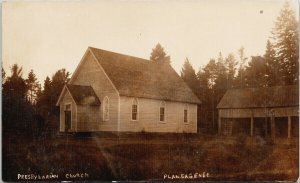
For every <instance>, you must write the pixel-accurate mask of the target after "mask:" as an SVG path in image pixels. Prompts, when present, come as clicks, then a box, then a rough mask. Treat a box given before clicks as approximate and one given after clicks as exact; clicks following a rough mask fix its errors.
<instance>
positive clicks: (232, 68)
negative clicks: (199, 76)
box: [225, 53, 238, 89]
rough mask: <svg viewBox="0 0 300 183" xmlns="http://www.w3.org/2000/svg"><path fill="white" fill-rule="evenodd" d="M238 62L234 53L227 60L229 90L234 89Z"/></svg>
mask: <svg viewBox="0 0 300 183" xmlns="http://www.w3.org/2000/svg"><path fill="white" fill-rule="evenodd" d="M237 64H238V63H237V61H236V59H235V57H234V55H233V54H232V53H230V54H228V56H227V57H226V59H225V66H226V70H227V88H228V89H230V88H233V86H234V79H235V74H236V66H237Z"/></svg>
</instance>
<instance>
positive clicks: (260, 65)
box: [246, 56, 268, 88]
mask: <svg viewBox="0 0 300 183" xmlns="http://www.w3.org/2000/svg"><path fill="white" fill-rule="evenodd" d="M266 76H267V69H266V61H265V59H264V58H263V57H261V56H252V58H251V61H250V62H249V64H248V66H247V67H246V86H247V87H252V88H256V87H266V86H267V83H268V82H267V77H266Z"/></svg>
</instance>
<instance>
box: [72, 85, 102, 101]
mask: <svg viewBox="0 0 300 183" xmlns="http://www.w3.org/2000/svg"><path fill="white" fill-rule="evenodd" d="M66 87H67V88H68V90H69V91H70V93H71V95H72V97H73V99H74V101H75V102H76V104H77V105H95V106H98V105H100V104H101V102H100V100H99V98H98V97H97V95H96V93H95V91H94V90H93V88H92V87H91V86H82V85H70V84H67V85H66Z"/></svg>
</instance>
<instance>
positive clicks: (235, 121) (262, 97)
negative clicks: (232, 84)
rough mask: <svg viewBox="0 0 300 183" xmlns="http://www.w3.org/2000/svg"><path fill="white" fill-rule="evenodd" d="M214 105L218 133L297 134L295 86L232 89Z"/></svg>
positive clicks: (296, 93)
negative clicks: (216, 109)
mask: <svg viewBox="0 0 300 183" xmlns="http://www.w3.org/2000/svg"><path fill="white" fill-rule="evenodd" d="M217 108H218V112H219V119H218V133H219V134H220V135H236V134H240V133H243V134H247V135H249V136H258V135H259V136H262V137H270V136H272V137H275V136H276V137H288V138H291V137H298V132H299V88H298V86H294V85H290V86H276V87H268V88H244V89H231V90H228V91H227V92H226V93H225V95H224V96H223V98H222V99H221V101H220V102H219V104H218V106H217Z"/></svg>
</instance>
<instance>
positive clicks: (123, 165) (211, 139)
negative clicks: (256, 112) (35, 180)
mask: <svg viewBox="0 0 300 183" xmlns="http://www.w3.org/2000/svg"><path fill="white" fill-rule="evenodd" d="M2 152H3V156H2V157H3V161H2V162H3V169H2V170H3V173H2V175H3V179H4V180H6V181H13V180H18V174H23V175H27V174H34V175H44V174H49V173H53V174H58V179H57V180H69V179H68V178H69V177H68V176H69V174H72V175H73V174H76V173H80V175H83V174H84V173H85V174H84V178H81V177H77V178H74V179H76V180H78V179H79V180H80V179H89V180H109V181H111V180H164V178H166V177H165V176H166V175H169V177H172V175H179V176H180V175H181V174H184V175H185V174H193V175H194V174H195V173H198V174H201V173H203V172H205V173H209V176H208V177H205V178H204V177H197V178H196V179H194V178H192V179H182V178H181V179H173V180H197V181H199V180H200V181H201V180H291V181H295V180H296V179H297V177H298V141H297V139H293V140H292V141H286V140H285V139H281V140H280V139H278V140H277V144H276V145H272V144H270V143H268V142H266V141H265V140H264V139H262V138H248V137H244V136H238V137H231V138H229V137H227V138H224V137H217V136H204V135H200V134H194V135H191V134H190V135H189V134H143V133H140V134H111V133H104V134H102V133H97V134H92V135H90V136H85V137H83V136H66V135H61V136H53V137H51V136H43V137H36V138H33V137H28V136H27V137H26V136H25V135H18V134H15V133H14V134H12V133H10V134H9V133H7V134H4V138H3V151H2ZM66 174H68V175H66ZM86 175H88V176H86ZM66 176H67V177H66ZM74 179H70V180H74ZM168 180H171V179H168Z"/></svg>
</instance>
